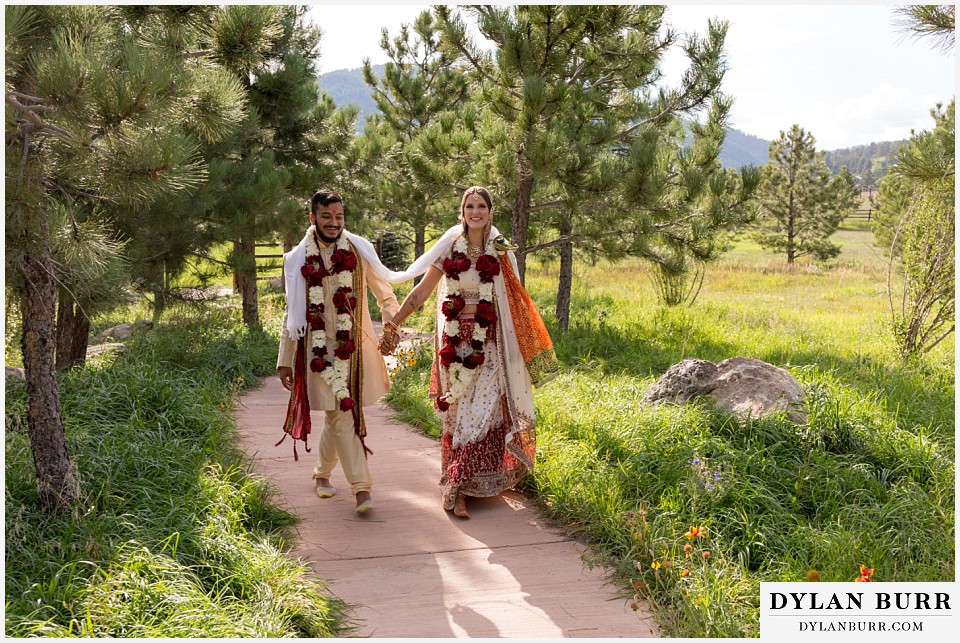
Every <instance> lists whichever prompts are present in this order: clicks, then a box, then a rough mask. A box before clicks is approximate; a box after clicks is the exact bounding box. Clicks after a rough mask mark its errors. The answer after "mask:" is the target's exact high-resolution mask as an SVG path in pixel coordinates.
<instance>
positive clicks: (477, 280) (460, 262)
mask: <svg viewBox="0 0 960 643" xmlns="http://www.w3.org/2000/svg"><path fill="white" fill-rule="evenodd" d="M492 209H493V203H492V200H491V198H490V194H489V192H488V191H487V190H486V189H484V188H482V187H476V186H474V187H471V188H469V189H467V190H466V191H465V192H464V193H463V197H462V199H461V202H460V214H459V223H458V224H457V225H455V226H453V227H451V228H450V229H449V230H447V231H446V232H445V233H444V234H443V236H441V237H440V239H439V240H438V241H437V243H436V244H435V245H434V246H433V247H432V248H430V249H429V250H427V251H426V252H425V253H424V254H423V255H421V256H420V257H418V258H417V259H416V261H414V262H413V264H411V265H410V267H409V268H408V269H407V270H405V271H402V272H395V271H392V270H390V269H388V268H387V267H385V266H384V265H383V263H382V262H381V261H380V259H379V257H378V256H377V253H376V251H375V249H374V247H373V244H371V243H370V242H369V241H367V240H366V239H364V238H363V237H360V236H357V235H355V234H353V233H351V232H348V231H347V230H346V228H345V224H344V210H343V199H342V198H341V196H340V195H339V194H337V193H336V192H334V191H332V190H321V191H319V192H317V193H316V194H314V195H313V198H312V199H311V212H310V224H311V225H310V227H309V229H308V230H307V232H306V235H305V236H304V238H303V240H302V241H301V242H300V244H299V245H297V247H296V248H294V249H293V250H291V251H290V252H288V253H287V254H285V255H284V263H283V266H284V289H285V294H286V311H285V314H284V319H283V327H282V330H281V336H280V351H279V356H278V359H277V373H278V375H279V377H280V381H281V383H282V384H283V386H284V387H285V388H286V389H287V390H289V391H290V392H291V396H290V403H289V405H288V408H287V415H286V418H285V420H284V431H285V434H284V438H286V436H287V435H290V436H291V437H293V438H294V457H297V456H296V440H302V441H303V442H304V445H306V440H307V434H308V433H309V432H310V430H311V425H312V422H311V411H313V412H315V414H314V415H313V418H315V419H319V418H321V417H322V421H323V427H322V429H321V430H320V438H319V442H320V446H319V450H318V456H317V463H316V465H315V466H314V469H313V474H312V477H313V479H314V480H315V481H316V491H317V495H318V496H320V497H321V498H330V497H332V496H333V495H334V494H336V493H337V490H336V489H335V488H334V487H333V486H332V485H331V484H330V476H331V474H332V473H333V469H334V468H335V467H336V465H337V462H338V461H339V462H340V463H341V464H342V466H343V471H344V475H345V477H346V479H347V482H348V483H349V484H350V491H351V493H352V494H353V495H354V496H355V497H356V505H357V506H356V511H357V512H358V513H361V514H363V513H366V512H368V511H370V510H371V509H372V508H373V500H372V497H371V495H370V492H371V488H372V479H371V476H370V468H369V465H368V462H367V456H368V455H369V454H370V453H371V452H370V450H369V449H368V448H367V446H366V444H365V438H366V435H367V431H366V424H365V423H364V417H363V407H364V406H366V405H369V404H373V403H375V402H376V401H377V400H379V399H380V397H382V396H383V394H385V393H386V392H387V390H389V388H390V378H389V375H388V373H387V368H386V365H385V363H384V361H383V358H382V355H388V354H391V353H392V352H393V351H395V350H396V348H397V345H398V344H399V342H400V331H399V327H400V325H401V324H402V323H403V322H404V321H405V320H406V319H407V318H408V317H409V316H410V315H411V314H413V312H414V311H415V310H417V309H418V308H419V307H420V306H422V305H423V304H424V303H425V302H426V301H427V300H428V299H429V297H430V295H431V294H432V293H433V291H434V290H435V289H438V292H437V297H436V327H435V331H434V358H433V365H432V368H431V373H430V392H429V395H430V397H431V399H432V400H433V403H434V409H435V410H436V412H437V413H438V414H439V416H440V421H441V426H442V433H441V441H440V444H441V466H440V492H441V499H442V503H443V506H444V508H445V509H447V510H448V511H453V513H454V514H455V515H457V516H459V517H461V518H469V517H470V514H469V513H468V511H467V507H466V497H468V496H472V497H481V498H482V497H490V496H496V495H498V494H499V493H501V492H502V491H504V490H506V489H509V488H511V487H513V486H514V485H515V484H516V483H517V482H519V481H520V479H521V478H522V477H523V476H524V475H525V474H526V473H527V472H528V471H530V470H531V469H532V468H533V463H534V451H535V448H536V430H535V426H534V410H533V390H532V389H533V385H536V384H541V383H543V382H545V381H546V380H548V379H549V378H550V377H551V376H552V375H554V374H555V373H556V371H557V368H558V364H557V360H556V356H555V354H554V352H553V345H552V342H551V341H550V336H549V334H548V333H547V330H546V328H545V326H544V324H543V321H542V320H541V318H540V315H539V313H538V312H537V309H536V306H534V304H533V302H532V301H531V299H530V297H529V296H528V295H527V293H526V291H525V290H524V289H523V286H522V285H521V284H520V281H519V279H518V278H517V274H516V273H517V270H516V258H515V257H514V254H513V251H512V249H511V246H510V245H509V243H508V242H507V241H506V239H505V238H504V237H503V236H501V235H500V233H499V231H498V230H497V229H496V228H495V227H493V215H492ZM421 275H422V276H423V278H422V279H421V280H420V283H419V284H417V286H416V287H414V288H413V290H411V291H410V293H409V294H408V295H407V296H406V298H405V299H404V300H403V303H402V304H399V305H398V302H397V298H396V296H395V295H394V293H393V289H392V288H391V286H390V284H394V283H401V282H404V281H407V280H410V279H413V278H415V277H418V276H421ZM367 288H369V289H370V292H371V293H373V295H374V297H375V299H376V301H377V305H378V306H379V308H380V311H381V316H382V319H383V334H382V336H381V338H380V340H379V342H378V343H374V341H375V340H374V339H373V338H375V334H374V331H373V323H372V321H371V319H370V311H369V308H368V305H367V296H366V292H367ZM321 411H323V412H324V413H323V415H322V416H321V415H320V412H321ZM281 442H282V440H281ZM278 444H279V443H278Z"/></svg>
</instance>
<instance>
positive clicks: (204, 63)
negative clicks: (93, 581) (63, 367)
mask: <svg viewBox="0 0 960 643" xmlns="http://www.w3.org/2000/svg"><path fill="white" fill-rule="evenodd" d="M216 11H218V10H217V9H215V8H210V7H169V8H150V9H146V8H143V7H113V8H111V7H102V6H8V7H6V8H5V18H6V23H5V31H6V34H5V35H6V43H5V44H6V65H7V67H6V71H7V76H6V91H5V98H6V106H7V108H6V113H5V117H6V119H5V132H6V142H7V149H8V154H7V156H6V165H7V174H6V176H7V179H6V215H5V223H6V228H5V231H6V249H7V252H6V275H7V280H8V282H7V283H8V284H9V285H10V286H12V292H13V293H14V294H15V296H17V297H18V299H19V300H20V302H19V303H20V307H21V310H22V315H23V327H22V329H23V340H22V351H23V363H24V371H25V375H26V381H27V396H28V400H29V404H30V408H31V412H30V413H29V414H28V430H29V434H30V445H31V448H32V451H33V457H34V465H35V470H36V474H37V482H38V488H39V496H40V500H41V503H42V504H43V506H44V507H46V508H48V509H51V510H65V509H67V508H68V507H69V506H70V505H71V504H72V503H73V502H74V501H75V500H76V499H77V498H78V496H79V481H78V479H77V475H76V472H75V470H74V468H73V466H72V464H71V462H70V458H69V455H68V451H67V444H66V439H65V435H64V430H63V421H62V418H61V411H60V400H59V390H58V388H57V381H56V377H55V328H56V319H55V318H56V304H57V283H58V281H60V282H62V283H64V284H68V285H69V284H71V283H75V282H76V281H77V280H79V281H83V272H84V270H87V274H88V275H92V276H93V277H94V278H96V277H98V276H99V277H102V276H103V275H104V274H106V273H105V272H104V271H99V270H89V268H90V267H89V266H87V267H85V266H77V265H76V263H77V262H78V261H83V260H84V257H86V259H87V260H89V259H91V258H92V259H96V258H98V257H104V258H107V259H109V258H110V256H111V253H112V252H113V251H114V250H115V249H116V248H115V247H110V244H111V243H115V240H114V239H113V238H112V237H111V235H110V234H109V233H108V232H104V230H103V226H101V225H99V224H97V223H96V222H97V220H98V219H99V218H100V217H101V216H109V214H110V212H116V210H117V209H120V208H126V207H139V206H141V205H143V204H146V203H149V202H151V201H153V200H155V199H157V198H159V197H160V196H161V195H164V194H168V193H171V192H177V191H180V190H185V189H188V188H190V187H191V186H196V185H199V184H201V183H202V181H203V179H204V166H203V163H202V159H201V158H200V156H199V153H198V141H199V140H200V139H202V138H215V137H216V136H218V133H219V132H222V131H224V130H226V129H227V128H228V127H229V125H230V124H231V122H232V117H233V115H234V114H236V113H237V111H238V110H239V109H240V107H241V101H242V95H241V94H240V92H239V88H238V87H237V86H236V85H235V84H234V83H232V81H230V80H229V79H228V78H227V77H226V76H225V75H224V74H223V72H222V71H221V70H220V69H219V68H218V67H217V66H216V65H215V64H213V63H212V61H211V60H210V59H209V57H207V56H205V55H202V54H195V53H194V52H192V51H190V50H188V49H187V48H185V44H187V43H188V42H189V41H190V40H191V38H192V34H194V33H195V32H196V31H198V30H202V25H203V23H204V20H205V18H206V16H209V15H211V13H214V12H216ZM68 238H69V242H66V241H64V240H65V239H68ZM58 261H60V262H70V265H69V266H66V265H58V263H57V262H58ZM111 270H112V269H111ZM68 274H69V277H68V278H66V279H61V276H67V275H68ZM74 292H75V293H76V292H77V291H76V290H74ZM71 305H72V304H71ZM64 312H65V314H66V311H64ZM72 312H74V313H75V312H76V309H74V310H73V311H72Z"/></svg>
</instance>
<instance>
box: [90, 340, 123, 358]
mask: <svg viewBox="0 0 960 643" xmlns="http://www.w3.org/2000/svg"><path fill="white" fill-rule="evenodd" d="M126 352H127V347H126V346H124V345H123V344H121V343H119V342H116V343H110V344H98V345H96V346H88V347H87V359H90V358H91V357H96V356H97V355H105V354H106V353H126Z"/></svg>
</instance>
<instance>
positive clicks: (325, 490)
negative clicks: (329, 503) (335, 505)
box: [317, 478, 337, 498]
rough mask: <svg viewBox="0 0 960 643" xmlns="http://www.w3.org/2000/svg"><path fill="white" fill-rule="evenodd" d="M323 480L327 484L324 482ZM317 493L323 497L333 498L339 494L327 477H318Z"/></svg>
mask: <svg viewBox="0 0 960 643" xmlns="http://www.w3.org/2000/svg"><path fill="white" fill-rule="evenodd" d="M321 480H322V481H323V482H325V483H326V484H322V483H321ZM317 495H318V496H320V497H321V498H332V497H334V496H335V495H337V490H336V489H334V488H333V486H332V485H331V484H330V481H329V480H327V479H326V478H317Z"/></svg>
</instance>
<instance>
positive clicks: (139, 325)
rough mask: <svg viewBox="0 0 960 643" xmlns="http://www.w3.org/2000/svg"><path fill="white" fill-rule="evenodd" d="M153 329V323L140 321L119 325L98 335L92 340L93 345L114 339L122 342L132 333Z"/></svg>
mask: <svg viewBox="0 0 960 643" xmlns="http://www.w3.org/2000/svg"><path fill="white" fill-rule="evenodd" d="M151 328H153V322H152V321H149V320H146V319H141V320H140V321H135V322H133V323H132V324H120V325H118V326H112V327H111V328H108V329H107V330H105V331H103V332H102V333H100V334H99V335H97V336H96V337H94V338H93V340H94V341H93V342H91V343H93V344H97V343H100V342H104V341H106V340H108V339H115V340H118V341H123V340H125V339H130V338H131V337H133V333H134V331H138V330H148V329H151Z"/></svg>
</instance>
